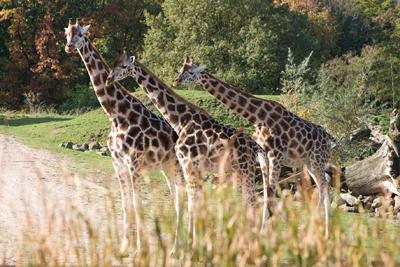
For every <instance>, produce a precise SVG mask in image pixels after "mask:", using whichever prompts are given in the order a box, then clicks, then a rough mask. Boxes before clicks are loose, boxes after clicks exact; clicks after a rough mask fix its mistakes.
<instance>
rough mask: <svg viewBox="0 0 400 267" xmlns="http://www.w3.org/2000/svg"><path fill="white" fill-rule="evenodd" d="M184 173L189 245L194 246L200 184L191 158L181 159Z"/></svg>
mask: <svg viewBox="0 0 400 267" xmlns="http://www.w3.org/2000/svg"><path fill="white" fill-rule="evenodd" d="M179 162H180V163H181V166H182V170H183V174H184V176H185V180H186V189H187V193H188V211H189V225H188V232H189V242H188V243H189V244H188V245H189V247H191V248H194V246H195V242H196V225H197V223H196V222H197V215H196V212H195V208H196V207H195V204H196V201H197V200H198V194H199V192H198V187H199V186H198V184H197V178H198V177H197V176H196V175H195V174H196V172H194V171H193V163H192V162H190V161H189V160H184V159H182V160H181V159H180V160H179Z"/></svg>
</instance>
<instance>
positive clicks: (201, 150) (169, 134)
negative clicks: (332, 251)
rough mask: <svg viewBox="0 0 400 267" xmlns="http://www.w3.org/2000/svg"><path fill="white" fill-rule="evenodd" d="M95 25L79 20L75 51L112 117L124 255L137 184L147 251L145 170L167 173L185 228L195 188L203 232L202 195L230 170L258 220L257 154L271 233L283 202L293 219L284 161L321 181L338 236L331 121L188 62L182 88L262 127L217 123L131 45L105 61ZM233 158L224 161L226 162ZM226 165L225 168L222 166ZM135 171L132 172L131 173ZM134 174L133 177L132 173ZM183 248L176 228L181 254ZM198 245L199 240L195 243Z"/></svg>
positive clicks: (71, 30) (251, 217)
mask: <svg viewBox="0 0 400 267" xmlns="http://www.w3.org/2000/svg"><path fill="white" fill-rule="evenodd" d="M88 28H89V26H86V27H81V26H80V25H79V22H78V19H77V20H76V22H75V24H73V22H72V20H71V19H70V21H69V25H68V28H65V35H66V38H67V44H66V46H65V51H66V52H67V53H72V52H73V51H74V50H77V51H78V53H79V55H80V56H81V58H82V61H83V63H84V64H85V66H86V69H87V71H88V74H89V76H90V79H91V82H92V84H93V88H94V91H95V94H96V96H97V98H98V100H99V102H100V104H101V106H102V108H103V110H104V112H105V113H106V115H107V116H108V118H109V120H110V122H111V133H110V135H109V136H108V138H107V145H108V147H109V149H110V151H111V156H112V163H113V166H114V168H115V172H116V173H117V176H118V179H119V183H120V188H121V193H122V206H123V211H124V236H123V240H122V245H121V250H120V255H121V256H122V257H123V256H127V254H128V248H129V242H130V241H129V234H130V226H131V218H130V214H131V213H130V207H131V204H130V201H131V200H130V191H129V190H130V189H129V188H132V191H133V206H134V210H135V213H136V216H135V218H136V227H137V241H136V242H137V250H138V252H140V250H141V243H142V242H141V241H142V231H143V208H142V200H141V183H142V177H141V172H142V171H161V172H162V173H163V174H164V176H165V178H166V180H167V184H168V186H169V189H170V192H171V195H172V198H173V200H174V205H175V209H176V213H177V227H176V228H177V231H178V229H179V227H180V225H181V223H182V211H183V200H184V197H185V196H184V195H185V187H186V191H187V194H188V210H189V227H188V228H189V235H190V236H191V238H192V239H191V240H192V241H193V240H195V238H196V221H197V216H196V210H197V209H198V208H199V207H198V204H199V200H200V198H201V194H200V193H201V185H202V181H203V179H204V177H205V175H204V173H205V172H206V171H207V172H210V173H224V174H225V176H224V177H225V178H224V179H226V180H227V181H228V179H229V180H232V181H233V182H235V183H236V185H237V190H238V191H239V193H240V194H241V196H242V198H243V202H244V204H245V208H246V210H247V211H248V212H247V217H248V221H249V224H250V227H255V226H256V223H255V221H256V219H257V213H258V203H257V197H256V194H255V188H254V184H255V169H256V164H257V160H256V159H257V158H258V160H259V163H260V166H261V170H262V174H263V189H264V202H263V215H262V218H263V219H262V229H261V232H264V231H265V224H266V219H267V216H268V214H271V213H272V208H274V209H275V210H276V211H277V212H278V214H279V215H280V216H281V217H282V219H284V220H285V221H286V222H287V218H286V216H285V214H284V212H283V211H282V210H281V209H280V208H279V207H278V205H277V203H276V200H275V194H276V183H277V181H278V177H279V173H280V170H281V165H282V164H283V165H286V166H293V167H301V166H304V165H306V166H307V169H308V171H309V173H310V175H311V177H313V178H314V180H315V182H316V184H317V186H318V187H319V203H318V211H320V209H321V208H322V205H323V203H325V218H326V219H325V220H326V237H329V234H330V223H329V222H330V219H329V214H330V202H331V199H332V189H331V187H330V186H329V183H328V181H327V180H326V178H325V164H326V163H327V162H328V160H329V156H330V152H331V142H335V143H336V144H337V145H338V147H339V148H340V149H341V151H342V154H343V150H342V148H341V146H340V144H339V143H338V141H337V140H336V139H335V138H333V137H332V136H331V135H329V134H328V133H327V132H326V131H325V130H324V129H323V128H322V127H321V126H319V125H316V124H314V123H311V122H309V121H306V120H304V119H302V118H299V117H297V116H296V115H294V114H293V113H291V112H289V111H288V110H287V109H286V108H284V107H283V106H282V105H281V104H280V103H278V102H275V101H272V100H265V99H261V98H257V97H255V96H253V95H251V94H248V93H246V92H243V91H241V90H239V89H237V88H235V87H233V86H231V85H229V84H227V83H225V82H222V81H220V80H219V79H217V78H215V77H214V76H212V75H211V74H209V73H207V72H205V71H204V69H205V67H197V66H196V65H194V64H193V58H192V57H191V58H185V62H184V65H183V67H182V69H181V70H180V73H179V76H178V77H177V78H176V79H175V81H174V86H179V85H181V84H185V83H191V82H196V83H198V84H199V85H201V86H202V87H203V88H204V89H205V90H206V91H208V92H209V93H210V94H211V95H213V96H214V97H215V98H216V99H218V100H219V101H220V102H221V103H223V104H224V105H226V106H227V107H228V108H229V109H232V110H233V111H235V112H236V113H237V114H238V115H240V116H242V117H243V118H245V119H246V120H248V121H249V122H251V123H252V124H253V125H254V126H255V127H256V131H255V133H254V134H253V136H252V137H250V136H249V135H247V134H246V133H244V132H242V131H240V130H236V129H233V128H231V127H228V126H225V125H223V124H221V123H219V122H217V121H216V120H215V119H214V118H213V117H212V116H210V115H209V114H208V112H207V111H205V110H204V109H202V108H200V107H198V106H196V105H194V104H193V103H191V102H189V101H187V100H185V99H184V98H182V97H181V96H179V95H178V94H176V93H175V92H174V91H173V90H172V89H171V88H170V87H168V86H167V85H166V84H165V83H164V82H163V81H161V80H160V79H159V78H158V77H157V76H156V75H155V74H154V73H152V72H151V71H150V70H149V69H148V68H147V67H146V66H144V65H143V64H142V63H140V62H139V61H137V60H136V58H135V57H133V56H132V57H130V56H128V52H127V50H126V49H124V50H123V52H122V53H121V52H120V51H118V56H117V58H116V59H115V61H114V64H113V68H112V70H111V71H110V69H109V67H108V66H107V64H106V63H105V61H104V59H103V57H102V56H101V54H100V53H99V52H98V50H97V49H96V48H95V47H94V45H93V44H92V43H91V42H90V40H89V39H88V38H87V37H86V36H85V34H86V33H87V30H88ZM128 76H132V77H133V78H134V79H135V80H136V82H137V83H138V84H139V85H140V87H141V88H143V90H144V91H145V93H146V94H147V96H148V97H149V98H150V100H151V101H152V102H153V104H154V105H155V106H156V108H157V109H158V110H159V111H160V113H161V114H162V115H163V117H164V118H165V119H164V118H160V117H158V116H157V115H155V114H153V113H152V112H150V111H149V110H148V109H147V108H146V107H145V106H144V105H143V104H142V103H141V102H140V101H139V100H138V99H137V98H136V97H135V96H133V95H132V94H131V93H129V92H128V91H127V90H126V89H125V88H124V87H123V86H122V85H121V84H119V83H118V81H119V80H122V79H124V78H126V77H128ZM222 158H223V159H225V161H224V162H223V164H221V159H222ZM221 166H222V167H223V168H224V169H222V170H221ZM127 170H128V171H127ZM128 172H129V175H128ZM180 245H182V244H180V242H179V235H178V232H176V237H175V241H174V246H173V249H172V253H174V252H175V251H176V250H177V248H178V247H179V246H180ZM189 245H193V246H194V245H195V242H192V244H189Z"/></svg>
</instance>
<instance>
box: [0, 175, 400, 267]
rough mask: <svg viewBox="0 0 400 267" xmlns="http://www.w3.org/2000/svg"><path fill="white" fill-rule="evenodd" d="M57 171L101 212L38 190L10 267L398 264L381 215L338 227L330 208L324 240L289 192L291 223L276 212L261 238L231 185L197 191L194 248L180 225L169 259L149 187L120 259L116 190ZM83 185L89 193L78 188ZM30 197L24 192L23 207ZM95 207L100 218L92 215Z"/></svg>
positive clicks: (161, 214)
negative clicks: (142, 216) (140, 234)
mask: <svg viewBox="0 0 400 267" xmlns="http://www.w3.org/2000/svg"><path fill="white" fill-rule="evenodd" d="M63 175H64V176H65V178H66V179H67V180H68V181H69V182H70V183H71V186H73V187H74V190H76V192H77V193H78V192H79V194H80V197H81V198H82V197H83V198H88V199H94V197H93V196H92V193H91V191H92V192H94V191H97V192H99V193H100V195H102V200H101V202H102V203H103V205H104V207H103V208H104V210H103V211H99V210H98V209H96V208H95V207H93V206H91V205H89V206H85V205H80V204H79V202H77V201H71V202H68V203H64V205H63V206H55V204H54V202H53V201H51V197H50V195H51V192H43V194H42V196H41V197H42V199H40V201H41V203H42V206H43V210H44V212H43V214H42V217H41V218H40V220H37V219H35V218H32V216H31V214H30V213H29V208H28V209H27V211H28V212H26V213H25V216H24V218H21V220H22V221H23V222H24V225H25V230H24V231H23V232H22V233H21V234H22V237H23V238H22V239H21V240H22V243H21V244H20V247H19V252H18V260H17V266H26V265H31V266H66V265H68V266H70V265H73V266H118V265H139V264H140V266H192V265H195V264H198V265H200V266H203V265H204V266H334V265H336V266H395V265H398V263H399V258H398V257H397V255H398V248H399V247H400V240H399V238H398V236H397V233H396V232H394V231H393V229H390V227H389V226H390V223H388V221H387V219H388V218H382V219H377V220H376V221H372V223H371V224H370V226H371V225H373V226H372V227H367V226H366V225H365V224H362V223H361V217H360V218H357V219H355V220H354V221H353V222H350V224H349V229H344V227H343V225H345V222H343V219H342V214H341V212H340V211H339V210H338V209H334V211H333V213H334V214H333V219H332V236H331V238H330V239H329V240H325V239H324V229H325V227H324V223H323V220H321V219H320V217H319V216H318V214H317V213H316V205H315V204H316V201H315V200H312V199H310V198H309V197H308V195H307V194H305V195H304V197H305V200H304V201H303V202H296V201H294V200H293V198H292V196H291V195H289V196H286V197H285V198H281V199H280V205H282V206H283V209H284V210H285V212H286V214H287V215H288V218H289V221H290V224H289V225H287V226H286V225H285V224H283V223H282V221H281V219H280V218H278V216H273V217H272V218H270V219H269V223H268V230H267V234H266V235H265V236H262V235H260V234H259V231H257V230H255V229H249V226H248V222H247V219H246V212H245V210H244V208H243V207H242V205H241V200H238V198H237V197H232V195H233V196H237V193H236V192H235V189H234V188H232V187H231V186H219V187H218V188H217V189H216V190H214V191H212V190H205V191H204V197H203V198H202V200H201V203H200V208H199V210H198V216H197V217H198V219H199V224H198V233H199V238H198V239H197V240H195V241H194V242H195V243H196V246H195V247H196V248H195V250H192V249H189V247H188V246H187V242H188V235H187V230H186V228H184V229H179V235H180V238H181V241H182V242H181V247H180V248H179V250H178V252H177V253H176V255H175V258H171V257H170V249H171V246H172V240H173V234H174V230H175V215H174V211H173V208H172V203H171V202H172V201H171V199H170V197H169V196H168V195H165V194H164V195H162V194H160V192H158V191H156V190H154V191H150V192H149V193H148V194H147V199H148V201H147V203H150V204H151V205H150V204H149V205H146V204H145V210H147V212H148V213H146V217H147V218H146V220H145V226H146V227H145V229H146V230H145V231H144V241H145V243H144V244H143V245H144V246H143V247H144V250H143V251H142V253H140V254H138V255H136V256H135V257H130V258H128V259H121V258H119V257H118V251H119V246H120V237H121V236H122V232H121V231H119V229H122V222H121V221H122V215H121V210H120V208H121V207H120V203H118V202H119V196H118V194H115V193H114V194H113V193H111V191H110V190H108V189H106V188H104V187H100V186H98V185H96V184H93V183H91V182H87V181H86V182H85V180H83V179H79V178H77V177H70V176H69V175H68V174H67V172H66V171H64V174H63ZM114 182H115V181H114ZM89 187H90V188H91V189H90V191H88V190H84V188H89ZM260 200H261V198H260ZM30 201H32V200H29V196H28V195H27V198H26V205H27V207H29V205H30V204H29V202H30ZM260 206H262V205H260ZM2 208H3V207H2ZM102 212H104V214H105V216H102V217H101V218H99V214H100V213H102ZM186 213H187V212H186ZM260 215H261V210H260ZM131 216H133V214H132V215H131ZM260 217H261V216H260ZM184 224H185V225H187V222H186V221H185V222H184ZM134 228H135V227H134V226H133V227H132V229H134ZM133 237H134V236H133ZM371 239H372V240H371ZM131 244H132V248H131V251H130V253H131V256H132V255H133V253H134V251H136V248H135V239H134V238H133V242H131ZM0 253H1V252H0ZM0 255H1V254H0ZM396 257H397V258H396ZM3 264H4V265H6V264H7V262H6V261H4V262H3Z"/></svg>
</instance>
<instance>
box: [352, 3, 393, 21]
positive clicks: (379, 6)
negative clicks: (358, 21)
mask: <svg viewBox="0 0 400 267" xmlns="http://www.w3.org/2000/svg"><path fill="white" fill-rule="evenodd" d="M357 2H358V3H360V5H361V14H362V15H364V16H365V17H369V18H372V17H375V16H376V15H378V14H379V13H383V12H385V11H387V10H388V9H390V8H394V7H395V5H396V1H393V0H357Z"/></svg>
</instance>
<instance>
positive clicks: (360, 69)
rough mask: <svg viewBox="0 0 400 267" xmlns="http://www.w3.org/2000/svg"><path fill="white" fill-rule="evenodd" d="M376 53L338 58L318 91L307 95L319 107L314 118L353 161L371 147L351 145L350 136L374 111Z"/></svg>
mask: <svg viewBox="0 0 400 267" xmlns="http://www.w3.org/2000/svg"><path fill="white" fill-rule="evenodd" d="M372 57H373V51H371V50H370V51H366V52H365V54H364V55H363V56H361V57H358V56H355V57H342V58H337V59H335V60H334V61H333V62H330V64H328V65H325V66H323V68H322V69H321V71H320V73H319V76H318V79H317V84H316V87H315V88H313V91H309V90H307V91H305V92H304V95H303V97H304V98H307V99H308V102H307V103H308V104H307V105H308V106H310V107H316V106H317V107H318V108H317V109H316V111H315V112H314V113H312V114H311V115H312V116H313V117H314V118H315V120H316V123H318V124H320V125H321V126H322V127H324V128H325V129H326V130H327V131H328V132H329V133H330V134H332V135H333V136H334V137H335V138H336V139H337V140H339V141H341V142H342V145H343V146H344V151H345V153H346V154H347V155H348V157H349V158H352V157H357V156H358V155H359V154H360V153H361V152H360V151H363V150H365V147H364V146H365V145H368V144H367V143H360V142H351V141H350V135H351V133H352V132H353V131H354V130H355V129H356V128H357V127H358V125H359V123H360V122H361V121H362V119H363V117H364V115H366V114H367V113H369V112H371V111H372V110H373V105H374V102H371V100H370V99H371V92H370V90H369V84H368V79H369V77H370V76H371V75H372V74H373V71H372V70H371V67H372Z"/></svg>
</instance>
